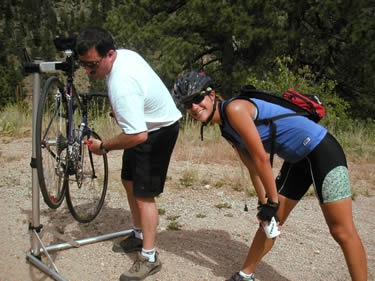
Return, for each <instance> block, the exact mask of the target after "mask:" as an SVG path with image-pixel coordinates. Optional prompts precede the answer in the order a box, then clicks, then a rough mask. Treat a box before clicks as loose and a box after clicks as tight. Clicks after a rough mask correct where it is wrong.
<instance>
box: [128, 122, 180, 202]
mask: <svg viewBox="0 0 375 281" xmlns="http://www.w3.org/2000/svg"><path fill="white" fill-rule="evenodd" d="M178 132H179V122H176V123H174V124H172V125H170V126H168V127H163V128H161V129H159V130H156V131H153V132H150V133H148V138H147V140H146V141H145V142H143V143H141V144H138V145H137V146H135V147H132V148H130V149H126V150H125V151H124V154H123V157H122V170H121V178H122V179H124V180H129V181H132V182H133V188H134V189H133V193H134V196H136V197H148V198H150V197H155V196H157V195H159V194H160V193H162V192H163V190H164V183H165V179H166V176H167V172H168V166H169V161H170V158H171V155H172V151H173V148H174V146H175V144H176V140H177V136H178Z"/></svg>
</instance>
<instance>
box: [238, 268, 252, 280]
mask: <svg viewBox="0 0 375 281" xmlns="http://www.w3.org/2000/svg"><path fill="white" fill-rule="evenodd" d="M239 274H240V275H241V276H242V277H243V278H245V279H250V278H253V277H254V273H250V274H246V273H244V272H242V270H240V272H239Z"/></svg>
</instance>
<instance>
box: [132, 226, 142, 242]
mask: <svg viewBox="0 0 375 281" xmlns="http://www.w3.org/2000/svg"><path fill="white" fill-rule="evenodd" d="M133 231H134V236H135V237H136V238H139V239H142V240H143V234H142V229H140V228H138V227H133Z"/></svg>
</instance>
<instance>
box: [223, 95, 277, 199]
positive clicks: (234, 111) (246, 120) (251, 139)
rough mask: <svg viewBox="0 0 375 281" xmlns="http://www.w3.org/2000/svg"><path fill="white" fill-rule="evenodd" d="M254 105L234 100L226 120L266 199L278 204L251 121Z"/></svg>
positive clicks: (269, 169)
mask: <svg viewBox="0 0 375 281" xmlns="http://www.w3.org/2000/svg"><path fill="white" fill-rule="evenodd" d="M254 111H255V105H254V104H252V103H250V102H248V101H245V100H235V101H233V102H231V103H229V104H228V106H227V108H226V115H227V118H228V120H229V122H230V124H231V125H232V127H233V128H234V129H235V130H236V131H237V133H238V134H239V135H240V136H241V138H242V140H243V141H244V143H245V146H246V150H247V152H248V153H249V156H250V158H251V160H252V163H253V166H254V170H255V172H256V175H257V176H258V177H259V180H260V181H261V183H262V185H263V187H264V189H265V192H266V194H267V198H268V199H269V200H270V201H272V202H276V203H277V202H278V201H279V200H278V194H277V189H276V183H275V179H274V175H273V171H272V167H271V163H270V160H269V155H268V154H267V152H266V151H265V150H264V147H263V143H262V141H261V139H260V136H259V133H258V130H257V128H256V126H255V123H254V121H253V118H252V117H253V115H254Z"/></svg>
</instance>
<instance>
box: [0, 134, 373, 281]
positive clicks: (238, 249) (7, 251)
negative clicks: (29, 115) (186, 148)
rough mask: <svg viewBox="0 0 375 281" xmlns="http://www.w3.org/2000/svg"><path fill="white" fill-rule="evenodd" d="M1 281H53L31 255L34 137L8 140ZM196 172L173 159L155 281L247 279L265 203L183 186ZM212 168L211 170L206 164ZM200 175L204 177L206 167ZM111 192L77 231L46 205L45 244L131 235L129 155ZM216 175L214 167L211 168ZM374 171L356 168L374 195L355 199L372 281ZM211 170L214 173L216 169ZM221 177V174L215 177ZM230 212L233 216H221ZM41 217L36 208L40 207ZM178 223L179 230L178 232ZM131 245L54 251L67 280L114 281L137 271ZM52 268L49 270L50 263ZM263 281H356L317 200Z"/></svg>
mask: <svg viewBox="0 0 375 281" xmlns="http://www.w3.org/2000/svg"><path fill="white" fill-rule="evenodd" d="M0 143H1V146H0V163H1V165H0V176H1V181H0V191H1V196H0V204H1V221H2V224H3V226H2V227H1V229H0V235H1V238H0V246H1V252H2V255H1V256H0V281H20V280H22V281H25V280H32V281H44V280H46V281H48V280H52V279H51V278H50V277H48V276H47V275H46V274H45V273H43V272H40V271H39V270H38V269H37V268H36V267H35V266H33V265H31V264H30V263H29V262H28V261H27V259H26V257H27V255H28V254H29V253H30V250H31V249H32V245H33V244H32V242H33V241H34V240H33V238H32V235H31V232H30V231H29V229H28V228H29V223H30V222H31V221H32V216H33V215H32V214H33V209H32V180H31V178H32V176H31V175H32V170H31V168H30V159H31V140H30V138H21V139H19V138H10V137H7V138H1V140H0ZM186 165H188V164H187V163H186V162H180V161H177V160H176V159H174V158H173V159H172V162H171V166H170V170H169V174H168V181H167V183H166V188H165V192H164V193H163V194H162V195H161V196H160V197H159V198H158V199H157V202H158V208H159V209H163V210H165V214H164V215H161V216H160V222H159V233H158V240H157V250H158V252H159V257H160V260H161V261H162V264H163V267H162V270H161V271H160V272H158V273H157V274H155V275H153V276H151V277H148V278H147V279H146V280H147V281H156V280H158V281H162V280H163V281H177V280H184V281H204V280H225V279H226V278H228V277H230V275H231V274H232V273H233V272H235V271H238V270H239V269H240V267H241V265H242V263H243V261H244V258H245V256H246V254H247V251H248V246H249V244H250V242H251V239H252V237H253V235H254V233H255V231H256V229H257V221H256V219H255V213H256V212H255V208H256V200H255V199H254V198H249V200H248V207H249V211H248V212H245V211H244V210H243V207H244V201H243V193H242V192H238V191H234V190H233V189H231V188H227V187H226V186H225V185H224V186H221V187H214V186H210V185H208V184H202V185H197V186H193V187H184V188H181V187H178V186H177V185H176V184H175V183H176V181H178V179H179V174H181V171H182V170H183V169H184V168H185V167H186ZM206 166H207V165H206ZM206 166H204V165H202V167H200V168H199V170H200V171H201V172H205V170H204V169H205V167H206ZM109 167H110V184H109V189H108V193H107V197H106V203H105V206H104V208H103V210H102V211H101V213H100V214H99V216H98V217H97V218H96V219H95V220H94V221H93V222H91V223H89V224H79V223H77V222H76V221H75V220H74V219H73V218H72V217H71V215H70V214H69V212H68V211H67V208H66V207H65V205H63V206H62V207H60V208H59V209H58V210H51V209H49V208H48V207H47V206H46V204H45V203H44V202H43V200H42V198H41V200H40V204H39V205H40V223H41V224H43V228H42V231H41V233H40V237H41V240H42V242H43V244H45V245H55V244H59V243H63V242H67V241H73V240H78V239H83V238H88V237H96V236H99V235H103V234H109V233H116V232H118V231H121V230H127V229H129V228H130V227H131V226H132V225H131V220H130V212H129V207H128V205H127V202H126V197H125V192H124V191H123V190H122V187H121V184H120V182H119V180H118V177H119V170H120V153H116V152H111V153H110V154H109ZM206 168H207V167H206ZM210 169H217V170H218V171H221V170H223V169H224V170H225V171H226V173H227V174H230V173H232V172H233V173H235V172H236V171H235V170H237V169H239V168H238V166H235V167H232V166H230V165H220V166H215V165H210ZM374 170H375V163H362V164H361V163H359V164H358V163H357V164H351V166H350V172H351V178H352V181H354V182H353V186H355V187H356V188H357V187H360V188H365V189H367V190H368V191H369V192H367V194H364V195H358V196H356V199H355V201H354V202H353V215H354V219H355V222H356V226H357V228H358V231H359V234H360V236H361V238H362V241H363V244H364V246H365V249H366V252H367V258H368V268H369V278H368V280H375V235H374V233H375V220H374V217H373V213H374V205H375V196H374V195H375V175H374ZM211 172H212V170H211ZM213 176H215V175H214V174H213ZM218 204H222V205H225V206H229V208H218V207H217V205H218ZM34 212H35V209H34ZM171 218H173V219H174V220H175V221H174V222H175V223H176V224H175V225H177V226H178V227H177V228H178V229H179V230H170V229H169V227H168V226H170V224H171ZM121 238H122V237H118V238H115V239H109V240H105V241H102V242H96V243H92V244H88V245H83V246H81V247H77V248H74V247H73V248H69V249H64V250H58V251H52V252H50V255H51V258H52V260H53V262H54V264H55V265H56V267H57V269H58V271H59V273H60V275H61V276H63V278H64V279H66V280H77V281H99V280H100V281H112V280H118V279H119V276H120V274H121V273H122V272H123V271H125V270H126V269H128V268H129V267H130V266H131V265H132V262H133V259H134V256H135V254H134V253H133V254H128V255H125V254H120V253H114V252H112V245H113V243H114V242H116V241H118V240H120V239H121ZM41 258H42V261H43V263H44V264H46V265H47V266H50V264H51V263H50V262H49V261H48V259H47V258H46V257H45V255H42V256H41ZM256 280H260V281H291V280H293V281H301V280H302V281H318V280H324V281H339V280H340V281H344V280H345V281H346V280H350V277H349V274H348V271H347V268H346V265H345V261H344V258H343V255H342V253H341V251H340V248H339V246H338V245H337V244H336V243H335V242H334V241H333V239H332V238H331V236H330V235H329V233H328V229H327V226H326V224H325V222H324V219H323V216H322V213H321V212H320V209H319V206H318V203H317V201H316V199H315V198H314V197H312V196H310V197H307V198H306V199H303V200H302V201H301V203H300V204H299V205H298V206H297V208H296V210H295V211H294V212H293V213H292V215H291V216H290V218H289V220H288V221H287V223H286V224H285V226H284V227H283V229H282V235H281V237H280V238H279V239H278V241H277V243H276V245H275V246H274V248H273V249H272V251H271V252H270V253H269V254H268V255H267V256H266V257H265V258H264V259H263V260H262V262H261V263H260V265H259V266H258V268H257V271H256Z"/></svg>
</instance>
